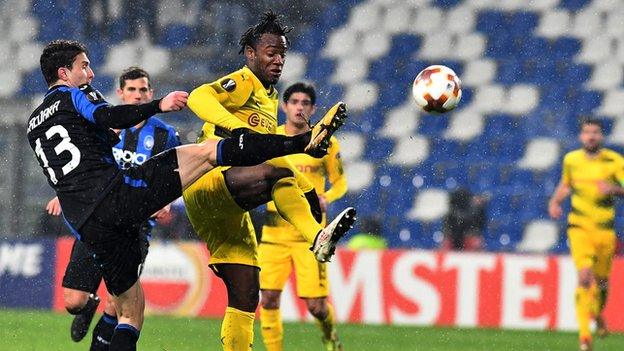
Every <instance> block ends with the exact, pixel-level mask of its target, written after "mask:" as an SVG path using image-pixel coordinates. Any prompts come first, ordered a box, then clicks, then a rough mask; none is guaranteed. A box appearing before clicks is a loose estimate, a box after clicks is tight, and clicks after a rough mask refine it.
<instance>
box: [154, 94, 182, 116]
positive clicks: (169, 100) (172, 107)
mask: <svg viewBox="0 0 624 351" xmlns="http://www.w3.org/2000/svg"><path fill="white" fill-rule="evenodd" d="M188 95H189V94H188V93H187V92H186V91H172V92H170V93H169V94H167V96H165V97H164V98H162V100H160V104H159V105H158V107H160V110H161V111H162V112H171V111H180V110H181V109H183V108H185V107H186V101H187V100H188Z"/></svg>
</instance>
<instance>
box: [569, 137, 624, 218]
mask: <svg viewBox="0 0 624 351" xmlns="http://www.w3.org/2000/svg"><path fill="white" fill-rule="evenodd" d="M561 182H562V183H563V184H566V185H568V186H570V188H571V189H572V210H571V211H570V213H569V214H568V225H569V226H570V227H580V228H584V229H589V230H593V229H613V226H614V220H615V208H614V206H613V205H614V197H613V196H611V195H603V194H601V193H600V191H599V189H598V183H599V182H610V183H617V184H624V158H623V157H622V156H621V155H620V154H619V153H617V152H615V151H613V150H609V149H601V150H600V151H599V153H598V154H597V155H596V156H595V157H589V156H588V155H587V153H586V152H585V151H584V150H583V149H579V150H574V151H571V152H569V153H567V154H566V155H565V157H564V158H563V171H562V175H561Z"/></svg>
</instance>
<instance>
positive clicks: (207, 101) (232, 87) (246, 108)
mask: <svg viewBox="0 0 624 351" xmlns="http://www.w3.org/2000/svg"><path fill="white" fill-rule="evenodd" d="M278 105H279V100H278V93H277V90H276V89H275V88H274V87H273V86H271V87H270V88H268V89H267V88H265V87H264V86H263V85H262V83H261V82H260V80H259V79H258V77H256V76H255V74H254V73H253V72H252V71H251V70H250V69H249V67H247V66H245V67H243V68H241V69H239V70H238V71H235V72H233V73H230V74H228V75H226V76H224V77H222V78H219V79H217V80H215V81H214V82H212V83H207V84H203V85H201V86H199V87H198V88H196V89H195V90H193V91H192V92H191V94H190V95H189V98H188V107H189V108H190V109H191V110H192V111H193V112H194V113H195V114H196V115H197V116H198V117H199V118H201V119H202V120H204V121H205V122H206V123H204V125H203V127H202V134H201V136H200V138H199V141H203V140H205V139H208V138H222V137H226V136H228V135H229V133H230V132H231V131H232V130H234V129H237V128H248V129H251V130H253V131H256V132H258V133H262V134H275V129H276V127H277V108H278Z"/></svg>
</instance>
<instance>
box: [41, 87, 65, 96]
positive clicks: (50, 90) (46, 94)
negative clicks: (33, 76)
mask: <svg viewBox="0 0 624 351" xmlns="http://www.w3.org/2000/svg"><path fill="white" fill-rule="evenodd" d="M63 87H65V88H69V86H68V85H65V84H59V85H55V86H53V87H51V88H50V89H48V91H47V92H46V93H45V95H44V96H43V97H46V96H48V95H50V94H51V93H52V92H53V91H56V90H57V89H58V88H63Z"/></svg>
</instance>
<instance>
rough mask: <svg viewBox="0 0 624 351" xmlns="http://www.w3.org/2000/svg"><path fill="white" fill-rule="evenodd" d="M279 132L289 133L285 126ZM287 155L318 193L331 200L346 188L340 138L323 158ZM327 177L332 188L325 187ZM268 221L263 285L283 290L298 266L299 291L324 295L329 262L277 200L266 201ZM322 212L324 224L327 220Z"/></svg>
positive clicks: (262, 263)
mask: <svg viewBox="0 0 624 351" xmlns="http://www.w3.org/2000/svg"><path fill="white" fill-rule="evenodd" d="M277 134H286V133H285V128H284V126H280V127H278V129H277ZM286 158H287V159H288V160H289V161H290V162H291V163H292V164H293V165H294V166H295V167H296V168H297V169H298V170H299V171H300V172H301V173H302V174H303V175H304V176H305V177H306V178H307V179H308V180H310V182H311V183H312V184H313V185H314V188H315V189H316V192H317V194H319V195H321V196H323V197H324V198H325V199H326V200H327V202H328V203H331V202H333V201H334V200H336V199H338V198H340V197H342V196H343V195H344V194H345V192H346V191H347V182H346V177H345V176H344V173H343V169H342V162H341V160H340V146H339V144H338V140H336V138H334V137H332V139H331V147H330V148H329V149H328V153H327V155H326V156H325V157H323V158H320V159H318V158H313V157H311V156H309V155H306V154H296V155H289V156H286ZM326 180H329V183H330V184H331V188H330V189H329V190H327V191H326ZM266 215H267V216H266V217H267V219H266V222H265V224H264V226H263V228H262V242H261V244H260V248H259V256H260V267H261V268H262V270H261V271H260V288H261V289H268V290H282V289H283V287H284V284H285V283H286V281H287V280H288V277H289V276H290V272H291V270H292V267H293V266H294V267H295V274H296V278H297V295H298V296H300V297H304V298H314V297H324V296H327V295H328V293H329V286H328V282H327V268H326V264H324V263H319V262H318V261H317V260H316V259H315V258H314V255H313V254H312V252H310V250H309V248H310V243H308V241H307V240H306V239H305V238H304V237H303V236H302V235H301V233H299V232H298V231H297V229H296V228H295V227H293V226H292V225H291V224H290V223H288V222H287V221H286V220H284V219H283V218H282V217H281V216H280V215H279V213H278V212H277V209H276V208H275V204H274V203H273V202H270V203H269V204H268V205H267V213H266ZM325 221H326V219H325V215H323V225H324V224H325Z"/></svg>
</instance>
